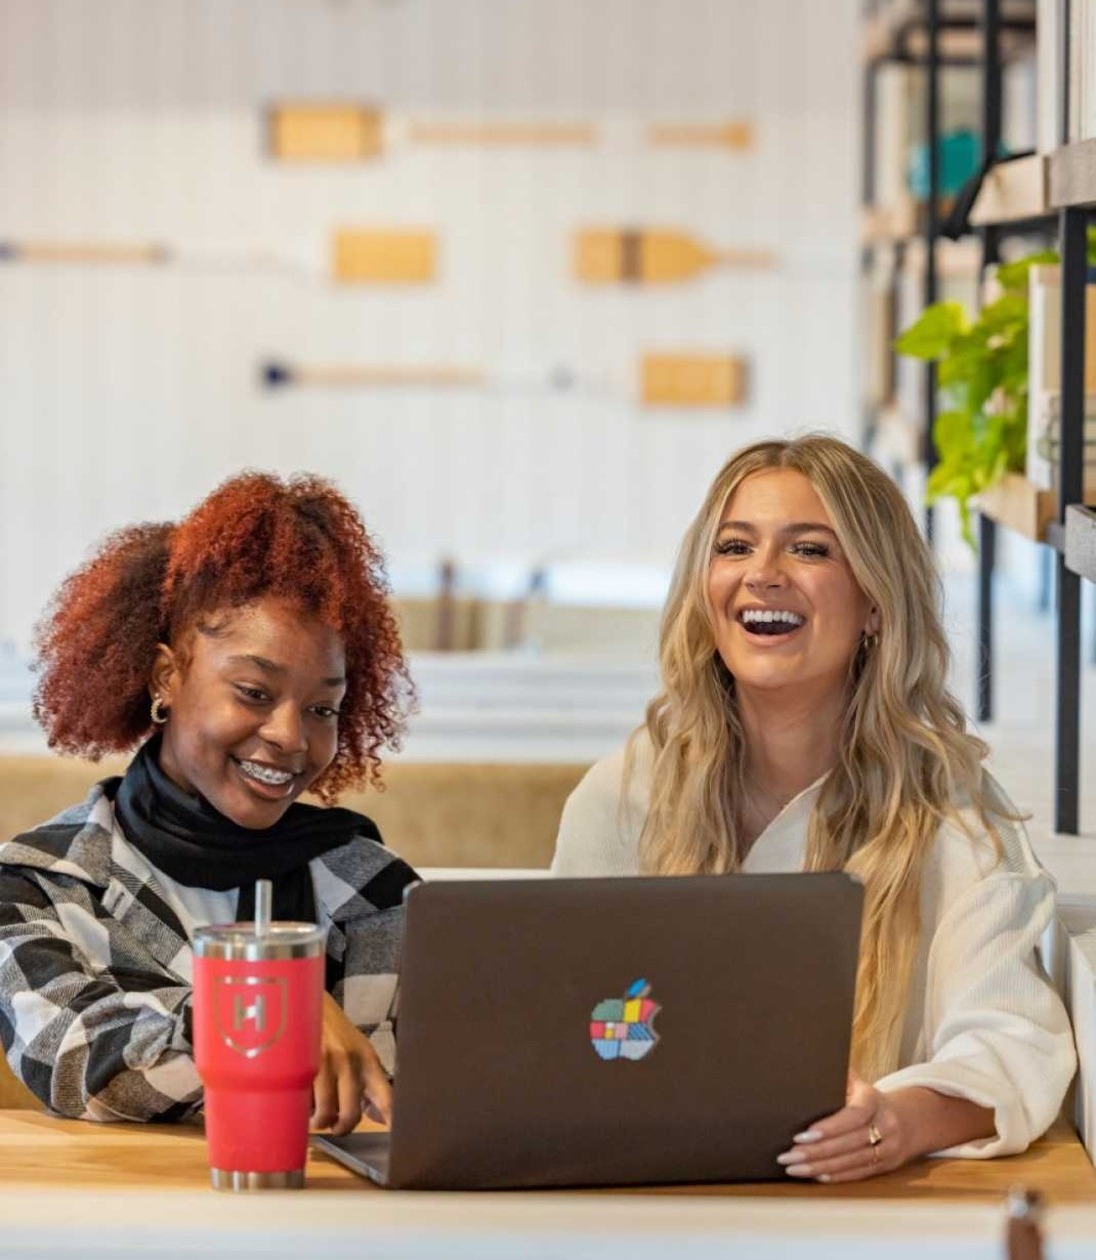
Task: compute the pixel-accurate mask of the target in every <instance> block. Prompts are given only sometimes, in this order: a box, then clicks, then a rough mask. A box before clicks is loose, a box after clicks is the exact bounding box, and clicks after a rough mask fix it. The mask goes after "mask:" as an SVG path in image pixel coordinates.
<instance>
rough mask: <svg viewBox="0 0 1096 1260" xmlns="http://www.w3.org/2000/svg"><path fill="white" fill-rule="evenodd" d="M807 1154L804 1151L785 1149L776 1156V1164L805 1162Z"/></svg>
mask: <svg viewBox="0 0 1096 1260" xmlns="http://www.w3.org/2000/svg"><path fill="white" fill-rule="evenodd" d="M806 1159H807V1154H806V1152H805V1151H785V1152H784V1154H783V1155H778V1156H777V1157H776V1162H777V1163H778V1164H802V1163H805V1162H806Z"/></svg>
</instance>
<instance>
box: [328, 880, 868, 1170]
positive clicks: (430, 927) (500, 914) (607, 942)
mask: <svg viewBox="0 0 1096 1260" xmlns="http://www.w3.org/2000/svg"><path fill="white" fill-rule="evenodd" d="M861 907H862V889H861V886H860V884H859V883H858V882H857V881H856V880H854V879H853V878H851V877H850V876H847V875H844V874H840V873H817V874H788V875H720V876H688V877H682V878H647V877H640V878H605V879H554V880H483V881H472V880H469V881H463V880H462V881H453V882H449V883H445V882H439V883H423V884H418V885H416V886H415V887H413V888H412V889H411V890H410V891H409V893H408V895H407V919H406V925H405V929H404V941H403V952H402V959H401V965H400V998H399V1022H398V1034H397V1035H398V1044H399V1064H398V1070H397V1075H396V1082H395V1092H394V1100H393V1124H392V1128H391V1131H390V1132H380V1133H352V1134H349V1135H347V1136H346V1137H327V1136H318V1137H315V1138H314V1139H313V1141H314V1142H315V1144H316V1146H318V1147H319V1148H320V1149H321V1150H324V1151H326V1152H327V1153H328V1154H330V1155H332V1156H334V1158H335V1159H337V1160H339V1161H340V1162H341V1163H343V1164H345V1165H347V1167H349V1168H351V1169H353V1170H354V1171H355V1172H357V1173H360V1174H362V1175H363V1176H366V1177H369V1178H371V1179H372V1180H373V1181H375V1182H377V1183H378V1184H380V1185H382V1186H390V1187H393V1188H399V1189H435V1190H446V1189H451V1190H457V1189H460V1190H471V1189H484V1190H486V1189H502V1188H516V1187H526V1188H534V1187H547V1186H612V1185H620V1186H623V1185H643V1184H655V1183H669V1182H694V1183H695V1182H705V1181H723V1182H727V1181H765V1180H776V1179H783V1178H784V1176H785V1174H784V1172H783V1170H782V1169H781V1168H780V1167H779V1166H778V1165H777V1163H776V1157H777V1155H778V1154H779V1153H780V1152H781V1151H785V1150H787V1149H788V1147H789V1146H791V1144H792V1136H793V1134H796V1133H799V1132H800V1131H801V1130H803V1129H805V1128H807V1127H809V1126H810V1124H811V1122H812V1121H814V1120H818V1119H820V1118H822V1117H823V1116H826V1115H829V1114H830V1113H831V1112H834V1111H837V1110H838V1109H839V1108H841V1107H842V1106H844V1103H845V1089H846V1077H847V1072H848V1061H849V1044H850V1039H851V1025H852V1012H853V996H854V990H855V986H856V968H857V958H858V952H859V942H860V917H861Z"/></svg>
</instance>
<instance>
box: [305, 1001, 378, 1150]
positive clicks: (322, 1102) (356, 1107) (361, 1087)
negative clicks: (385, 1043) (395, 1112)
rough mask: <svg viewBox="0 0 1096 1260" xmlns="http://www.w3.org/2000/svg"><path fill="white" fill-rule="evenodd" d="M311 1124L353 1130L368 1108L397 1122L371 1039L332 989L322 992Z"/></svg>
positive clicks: (374, 1115) (372, 1113)
mask: <svg viewBox="0 0 1096 1260" xmlns="http://www.w3.org/2000/svg"><path fill="white" fill-rule="evenodd" d="M312 1098H313V1111H312V1122H311V1123H312V1127H313V1128H314V1129H330V1130H331V1131H332V1133H335V1134H343V1133H349V1132H350V1131H351V1129H353V1128H354V1126H355V1125H356V1124H357V1123H358V1121H359V1120H360V1119H361V1118H362V1104H363V1100H364V1102H365V1103H366V1104H367V1105H366V1112H367V1114H369V1115H370V1116H371V1117H372V1118H373V1119H376V1120H379V1121H381V1123H382V1124H391V1123H392V1086H391V1085H389V1083H388V1077H387V1076H386V1075H385V1072H384V1068H382V1067H381V1061H380V1059H378V1058H377V1052H376V1050H374V1049H373V1046H372V1045H371V1044H370V1041H369V1038H368V1037H367V1036H366V1035H365V1034H364V1033H363V1032H361V1031H359V1029H357V1028H355V1027H354V1025H353V1024H352V1023H351V1022H350V1020H349V1019H347V1017H346V1015H345V1013H344V1012H343V1009H342V1007H341V1006H339V1004H338V1002H336V1001H335V999H334V998H333V997H332V996H331V994H330V993H325V994H324V995H323V1053H322V1059H321V1062H320V1070H319V1072H318V1073H317V1075H316V1079H315V1081H314V1082H313V1085H312Z"/></svg>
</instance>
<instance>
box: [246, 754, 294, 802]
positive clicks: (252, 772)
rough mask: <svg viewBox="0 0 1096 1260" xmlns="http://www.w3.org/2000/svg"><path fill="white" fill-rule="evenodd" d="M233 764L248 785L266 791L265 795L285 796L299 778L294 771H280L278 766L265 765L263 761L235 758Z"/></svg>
mask: <svg viewBox="0 0 1096 1260" xmlns="http://www.w3.org/2000/svg"><path fill="white" fill-rule="evenodd" d="M232 762H233V765H235V767H236V769H237V770H239V772H240V774H241V776H242V777H243V778H244V779H246V780H247V781H248V783H251V784H254V785H255V786H256V787H259V788H262V789H265V793H264V794H272V795H276V796H285V795H287V794H288V792H289V791H290V789H291V788H292V786H293V784H294V783H295V782H296V780H297V778H298V776H297V775H296V774H294V773H293V771H292V770H279V769H278V767H277V766H268V765H264V764H263V762H261V761H245V760H243V759H241V758H240V757H233V758H232Z"/></svg>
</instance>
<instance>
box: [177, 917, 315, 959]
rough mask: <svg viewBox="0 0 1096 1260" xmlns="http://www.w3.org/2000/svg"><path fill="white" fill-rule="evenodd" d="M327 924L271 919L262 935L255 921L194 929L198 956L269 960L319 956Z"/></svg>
mask: <svg viewBox="0 0 1096 1260" xmlns="http://www.w3.org/2000/svg"><path fill="white" fill-rule="evenodd" d="M326 940H327V928H325V927H320V925H319V924H317V923H271V924H269V925H268V926H267V928H266V930H265V931H264V932H263V933H262V935H261V936H260V935H258V934H257V933H256V931H255V924H254V923H214V924H210V925H208V926H203V927H197V928H195V929H194V937H193V940H192V942H191V943H192V945H193V947H194V953H195V956H196V957H198V958H220V959H226V960H229V961H233V962H236V961H239V962H266V961H268V960H271V959H282V958H318V957H320V955H322V954H323V952H324V944H325V942H326Z"/></svg>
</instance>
